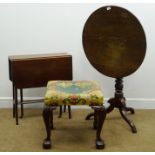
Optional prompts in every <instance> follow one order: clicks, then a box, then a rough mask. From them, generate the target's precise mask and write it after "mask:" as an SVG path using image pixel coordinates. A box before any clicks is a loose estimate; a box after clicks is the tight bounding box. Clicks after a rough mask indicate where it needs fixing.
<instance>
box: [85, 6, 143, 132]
mask: <svg viewBox="0 0 155 155" xmlns="http://www.w3.org/2000/svg"><path fill="white" fill-rule="evenodd" d="M82 41H83V48H84V51H85V54H86V57H87V58H88V60H89V62H90V63H91V65H92V66H93V67H94V68H95V69H96V70H98V71H99V72H100V73H102V74H104V75H106V76H109V77H112V78H115V79H116V80H115V82H116V84H115V95H114V97H113V98H111V99H109V100H108V103H109V104H110V106H109V107H108V108H107V113H110V112H111V111H112V110H113V109H114V108H115V107H116V108H118V109H119V112H120V114H121V116H122V117H123V118H124V120H125V121H126V122H127V123H128V124H129V126H130V127H131V131H132V132H133V133H136V132H137V129H136V127H135V125H134V123H133V122H132V121H131V120H130V119H129V118H128V117H127V115H126V113H127V112H128V111H129V112H131V113H132V114H134V109H133V108H131V107H127V106H126V100H125V97H124V95H123V80H122V79H123V78H124V77H126V76H128V75H130V74H132V73H134V72H135V71H136V70H137V69H138V68H139V67H140V65H141V64H142V62H143V60H144V57H145V53H146V37H145V33H144V30H143V27H142V25H141V23H140V22H139V20H138V19H137V18H136V17H135V16H134V15H133V14H132V13H131V12H129V11H128V10H126V9H124V8H121V7H117V6H105V7H101V8H99V9H97V10H96V11H95V12H93V13H92V14H91V15H90V16H89V18H88V19H87V21H86V23H85V25H84V29H83V35H82ZM93 115H94V114H89V115H88V116H87V117H86V119H90V117H91V116H93Z"/></svg>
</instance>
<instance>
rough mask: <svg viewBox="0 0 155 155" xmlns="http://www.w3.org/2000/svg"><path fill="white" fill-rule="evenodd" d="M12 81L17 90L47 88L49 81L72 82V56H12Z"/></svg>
mask: <svg viewBox="0 0 155 155" xmlns="http://www.w3.org/2000/svg"><path fill="white" fill-rule="evenodd" d="M9 73H10V80H11V81H13V83H14V85H15V87H17V88H22V89H23V88H32V87H45V86H46V85H47V81H49V80H62V79H63V80H72V57H71V55H67V54H64V55H60V54H59V55H58V56H56V55H54V56H53V55H52V54H51V55H45V56H44V55H41V56H38V55H37V56H35V57H30V56H29V55H28V56H25V55H24V56H23V57H22V56H10V57H9Z"/></svg>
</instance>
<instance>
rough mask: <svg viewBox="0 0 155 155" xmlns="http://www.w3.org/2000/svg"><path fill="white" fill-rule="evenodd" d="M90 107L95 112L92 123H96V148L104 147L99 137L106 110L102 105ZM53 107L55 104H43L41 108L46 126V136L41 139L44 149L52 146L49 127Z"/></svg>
mask: <svg viewBox="0 0 155 155" xmlns="http://www.w3.org/2000/svg"><path fill="white" fill-rule="evenodd" d="M92 108H93V109H94V111H95V113H96V119H95V120H94V124H96V128H95V129H96V140H95V145H96V149H103V148H104V147H105V143H104V140H102V138H101V130H102V126H103V123H104V120H105V118H106V110H105V108H104V106H93V107H92ZM55 109H56V106H45V107H44V109H43V120H44V124H45V128H46V138H45V139H44V140H43V148H44V149H49V148H51V147H52V140H51V129H53V110H55Z"/></svg>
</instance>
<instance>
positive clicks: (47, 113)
mask: <svg viewBox="0 0 155 155" xmlns="http://www.w3.org/2000/svg"><path fill="white" fill-rule="evenodd" d="M54 109H56V107H55V106H45V107H44V109H43V120H44V124H45V128H46V133H47V136H46V138H45V139H44V141H43V148H44V149H49V148H51V146H52V144H51V129H53V110H54Z"/></svg>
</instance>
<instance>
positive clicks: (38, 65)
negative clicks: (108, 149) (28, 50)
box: [9, 53, 72, 124]
mask: <svg viewBox="0 0 155 155" xmlns="http://www.w3.org/2000/svg"><path fill="white" fill-rule="evenodd" d="M9 79H10V81H12V86H13V117H16V124H18V104H21V118H22V117H23V114H24V111H23V104H27V103H36V102H42V101H43V99H42V100H33V101H29V100H28V101H25V100H23V89H25V88H35V87H46V85H47V82H48V81H49V80H72V56H71V55H68V54H67V53H58V54H39V55H37V54H36V55H16V56H9ZM18 90H20V101H18V99H17V96H18V94H17V93H18ZM70 113H71V111H70ZM69 117H71V114H69Z"/></svg>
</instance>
